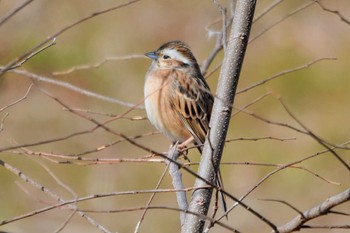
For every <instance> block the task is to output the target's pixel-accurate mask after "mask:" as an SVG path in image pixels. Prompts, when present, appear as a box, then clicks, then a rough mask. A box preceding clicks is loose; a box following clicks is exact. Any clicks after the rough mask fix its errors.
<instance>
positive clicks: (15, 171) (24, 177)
mask: <svg viewBox="0 0 350 233" xmlns="http://www.w3.org/2000/svg"><path fill="white" fill-rule="evenodd" d="M0 165H1V166H3V167H4V168H6V169H7V170H8V171H10V172H12V173H13V174H15V175H17V176H18V177H19V178H21V179H22V180H24V181H25V182H27V183H29V184H31V185H32V186H33V187H35V188H37V189H38V190H41V191H42V192H44V193H45V194H47V195H48V196H50V197H51V198H53V199H54V200H56V201H57V202H59V203H60V204H64V203H66V200H64V199H63V198H61V197H60V196H59V195H58V194H56V193H54V192H52V191H51V190H49V189H48V188H46V187H45V186H43V185H41V184H40V183H38V182H36V181H35V180H33V179H32V178H30V177H28V176H27V175H25V174H24V173H23V172H22V171H20V170H18V169H17V168H15V167H13V166H11V165H10V164H8V163H5V162H4V161H2V160H0ZM75 200H76V199H74V201H73V202H70V203H68V204H65V205H67V206H68V207H69V208H70V209H73V210H77V207H76V205H73V204H74V203H75ZM77 213H78V214H79V215H80V216H81V217H83V218H85V219H86V220H87V221H88V222H90V223H91V224H92V225H93V226H95V227H96V228H97V229H99V230H100V231H102V232H104V233H111V232H110V231H109V230H107V229H106V228H105V227H104V226H102V225H101V224H99V223H98V222H96V221H95V220H94V219H93V218H91V217H90V216H88V215H86V214H85V213H84V212H82V211H80V210H77ZM35 214H37V213H36V212H35V213H31V214H29V215H28V216H26V217H31V216H33V215H35ZM19 219H23V215H22V216H19V217H15V218H12V219H11V220H3V221H1V222H0V225H4V224H7V223H10V222H14V221H17V220H19Z"/></svg>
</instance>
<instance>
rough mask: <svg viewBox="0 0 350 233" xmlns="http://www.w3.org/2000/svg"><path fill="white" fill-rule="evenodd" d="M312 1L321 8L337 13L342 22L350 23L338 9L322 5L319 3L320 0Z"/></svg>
mask: <svg viewBox="0 0 350 233" xmlns="http://www.w3.org/2000/svg"><path fill="white" fill-rule="evenodd" d="M314 1H315V2H316V3H317V5H319V6H320V7H321V8H322V10H324V11H327V12H330V13H333V14H335V15H337V16H338V17H339V19H340V20H341V21H343V22H344V23H346V24H348V25H350V20H348V19H346V18H345V17H344V16H343V15H342V14H341V13H340V12H339V11H337V10H331V9H329V8H327V7H325V6H324V5H323V3H321V1H319V0H314Z"/></svg>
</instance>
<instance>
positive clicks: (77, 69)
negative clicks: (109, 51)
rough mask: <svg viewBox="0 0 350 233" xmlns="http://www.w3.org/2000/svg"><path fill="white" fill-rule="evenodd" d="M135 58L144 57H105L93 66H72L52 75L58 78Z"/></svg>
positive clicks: (143, 56)
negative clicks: (108, 63) (111, 62)
mask: <svg viewBox="0 0 350 233" xmlns="http://www.w3.org/2000/svg"><path fill="white" fill-rule="evenodd" d="M135 58H145V55H139V54H134V55H127V56H119V57H106V58H104V59H103V60H102V61H99V62H97V63H95V64H92V65H91V64H90V65H89V64H86V65H80V66H73V67H71V68H69V69H67V70H63V71H54V72H53V73H52V75H55V76H58V75H67V74H71V73H73V72H75V71H79V70H86V69H97V68H100V67H101V66H102V65H104V64H105V63H107V62H110V61H118V60H130V59H135Z"/></svg>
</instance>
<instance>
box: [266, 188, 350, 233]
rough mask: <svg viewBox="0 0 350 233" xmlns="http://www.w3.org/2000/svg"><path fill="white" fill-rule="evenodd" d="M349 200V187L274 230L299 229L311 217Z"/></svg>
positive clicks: (289, 230) (315, 216) (284, 232)
mask: <svg viewBox="0 0 350 233" xmlns="http://www.w3.org/2000/svg"><path fill="white" fill-rule="evenodd" d="M349 200H350V189H347V190H345V191H344V192H342V193H339V194H337V195H334V196H332V197H330V198H328V199H327V200H325V201H324V202H322V203H321V204H319V205H317V206H315V207H313V208H311V209H309V210H307V211H304V212H303V213H302V214H301V215H298V216H297V217H295V218H294V219H293V220H291V221H290V222H288V223H286V224H285V225H283V226H280V227H278V228H277V231H273V232H279V233H287V232H293V231H297V230H299V229H300V228H301V227H302V226H303V225H304V223H306V222H308V221H310V220H311V219H314V218H317V217H319V216H322V215H326V214H328V213H329V211H330V210H331V209H332V208H334V207H335V206H338V205H340V204H342V203H344V202H347V201H349Z"/></svg>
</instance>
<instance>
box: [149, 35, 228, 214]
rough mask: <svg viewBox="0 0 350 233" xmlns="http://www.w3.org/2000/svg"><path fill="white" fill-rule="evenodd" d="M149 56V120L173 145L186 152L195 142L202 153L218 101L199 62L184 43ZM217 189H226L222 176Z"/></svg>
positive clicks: (175, 44)
mask: <svg viewBox="0 0 350 233" xmlns="http://www.w3.org/2000/svg"><path fill="white" fill-rule="evenodd" d="M145 55H146V56H147V57H149V58H151V59H152V60H153V61H152V64H151V66H150V68H149V69H148V72H147V74H146V82H145V87H144V92H145V93H144V94H145V106H146V112H147V116H148V119H149V120H150V121H151V123H152V124H153V125H154V126H155V127H156V128H157V129H158V130H159V131H161V132H162V133H164V134H165V135H166V136H167V137H168V138H169V139H170V140H171V141H172V143H173V145H175V144H176V143H180V145H179V147H180V148H186V145H187V144H188V143H190V142H192V141H194V144H196V145H197V146H198V149H199V150H200V152H201V151H202V147H203V143H204V141H205V138H206V135H207V132H208V130H209V121H210V114H211V110H212V106H213V102H214V97H213V95H212V94H211V92H210V89H209V86H208V84H207V82H206V81H205V79H204V78H203V75H202V73H201V71H200V69H199V66H198V63H197V61H196V58H195V57H194V56H193V54H192V52H191V50H190V49H189V47H188V46H187V45H186V44H185V43H184V42H182V41H171V42H168V43H165V44H163V45H162V46H161V47H160V48H159V49H157V50H156V51H153V52H149V53H146V54H145ZM217 185H219V186H220V187H222V182H221V178H220V175H219V176H218V179H217ZM223 198H224V197H223ZM223 202H224V199H223ZM224 210H225V211H226V204H225V202H224Z"/></svg>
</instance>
